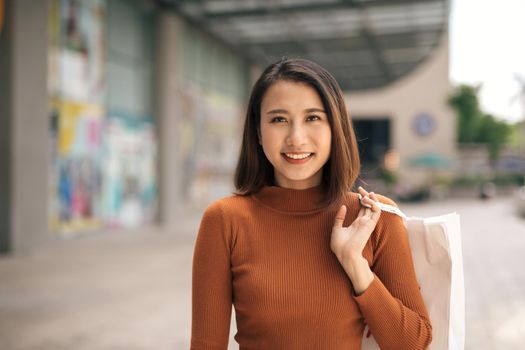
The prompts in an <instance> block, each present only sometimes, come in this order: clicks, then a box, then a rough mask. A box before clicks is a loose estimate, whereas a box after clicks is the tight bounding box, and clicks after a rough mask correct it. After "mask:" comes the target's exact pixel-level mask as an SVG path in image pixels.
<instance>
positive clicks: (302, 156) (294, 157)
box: [281, 153, 315, 164]
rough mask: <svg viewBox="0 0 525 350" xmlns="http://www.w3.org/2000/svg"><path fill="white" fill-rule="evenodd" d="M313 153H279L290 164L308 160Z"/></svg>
mask: <svg viewBox="0 0 525 350" xmlns="http://www.w3.org/2000/svg"><path fill="white" fill-rule="evenodd" d="M314 154H315V153H281V155H282V157H283V158H284V159H285V160H286V161H287V162H288V163H291V164H303V163H306V162H308V161H309V160H310V159H311V158H312V157H313V156H314Z"/></svg>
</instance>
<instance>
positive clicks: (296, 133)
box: [286, 125, 306, 146]
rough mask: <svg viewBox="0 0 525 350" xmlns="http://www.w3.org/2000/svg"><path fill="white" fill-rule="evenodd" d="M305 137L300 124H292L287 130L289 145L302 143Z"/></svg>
mask: <svg viewBox="0 0 525 350" xmlns="http://www.w3.org/2000/svg"><path fill="white" fill-rule="evenodd" d="M305 139H306V130H304V128H303V127H302V126H301V125H292V126H291V127H290V130H289V132H288V137H287V140H286V141H287V144H288V145H289V146H298V145H302V144H303V143H304V141H305Z"/></svg>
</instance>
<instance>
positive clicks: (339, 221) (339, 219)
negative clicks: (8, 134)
mask: <svg viewBox="0 0 525 350" xmlns="http://www.w3.org/2000/svg"><path fill="white" fill-rule="evenodd" d="M345 217H346V205H342V206H341V208H339V210H338V211H337V214H336V215H335V223H334V227H339V228H341V227H343V222H344V221H345Z"/></svg>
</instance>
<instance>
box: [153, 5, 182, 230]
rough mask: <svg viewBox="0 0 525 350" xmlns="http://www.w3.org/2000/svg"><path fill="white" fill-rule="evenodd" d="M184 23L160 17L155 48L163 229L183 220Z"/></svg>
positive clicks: (160, 206) (160, 201) (160, 212)
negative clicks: (181, 98) (181, 154)
mask: <svg viewBox="0 0 525 350" xmlns="http://www.w3.org/2000/svg"><path fill="white" fill-rule="evenodd" d="M183 26H184V23H183V22H182V20H181V19H180V18H178V17H177V16H175V15H173V14H170V13H162V14H160V15H159V21H158V29H157V33H158V45H157V50H158V51H157V55H156V56H157V58H156V59H157V61H156V66H157V71H156V74H157V79H156V84H157V88H156V91H157V101H155V102H156V105H157V115H158V124H157V128H158V129H157V130H158V135H159V159H158V164H159V221H160V223H161V224H162V225H163V226H165V227H166V228H168V229H170V228H173V227H175V225H176V223H177V221H178V220H179V219H180V218H181V217H183V215H184V214H183V213H182V210H183V209H184V206H183V205H182V203H181V200H180V198H181V197H182V196H181V192H182V191H181V188H180V184H181V182H182V181H181V174H182V172H181V163H182V162H181V160H180V158H181V157H180V152H179V149H180V147H179V145H180V138H179V135H180V132H179V122H178V120H179V115H180V111H181V107H180V105H181V103H180V101H179V96H180V93H179V91H178V87H179V86H180V83H178V80H180V79H181V78H180V77H181V75H182V74H181V73H180V72H179V67H180V62H179V57H180V53H179V52H178V50H180V47H181V45H180V44H179V43H178V40H179V38H181V35H180V32H181V30H182V29H183Z"/></svg>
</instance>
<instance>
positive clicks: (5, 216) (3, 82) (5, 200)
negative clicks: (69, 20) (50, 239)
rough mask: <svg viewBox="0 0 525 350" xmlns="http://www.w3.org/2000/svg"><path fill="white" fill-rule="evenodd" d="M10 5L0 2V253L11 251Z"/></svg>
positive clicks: (9, 3)
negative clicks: (1, 16)
mask: <svg viewBox="0 0 525 350" xmlns="http://www.w3.org/2000/svg"><path fill="white" fill-rule="evenodd" d="M12 2H13V1H7V3H5V4H2V1H0V6H4V7H3V8H2V9H1V10H0V13H1V15H3V19H4V22H3V25H1V24H0V194H1V195H0V253H6V252H8V251H9V250H10V248H11V236H10V235H11V205H10V204H11V181H12V179H11V85H12V74H11V65H12V59H11V56H12V43H13V25H12V22H13V20H12V19H13V16H12V12H13V6H12ZM0 22H1V19H0Z"/></svg>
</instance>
